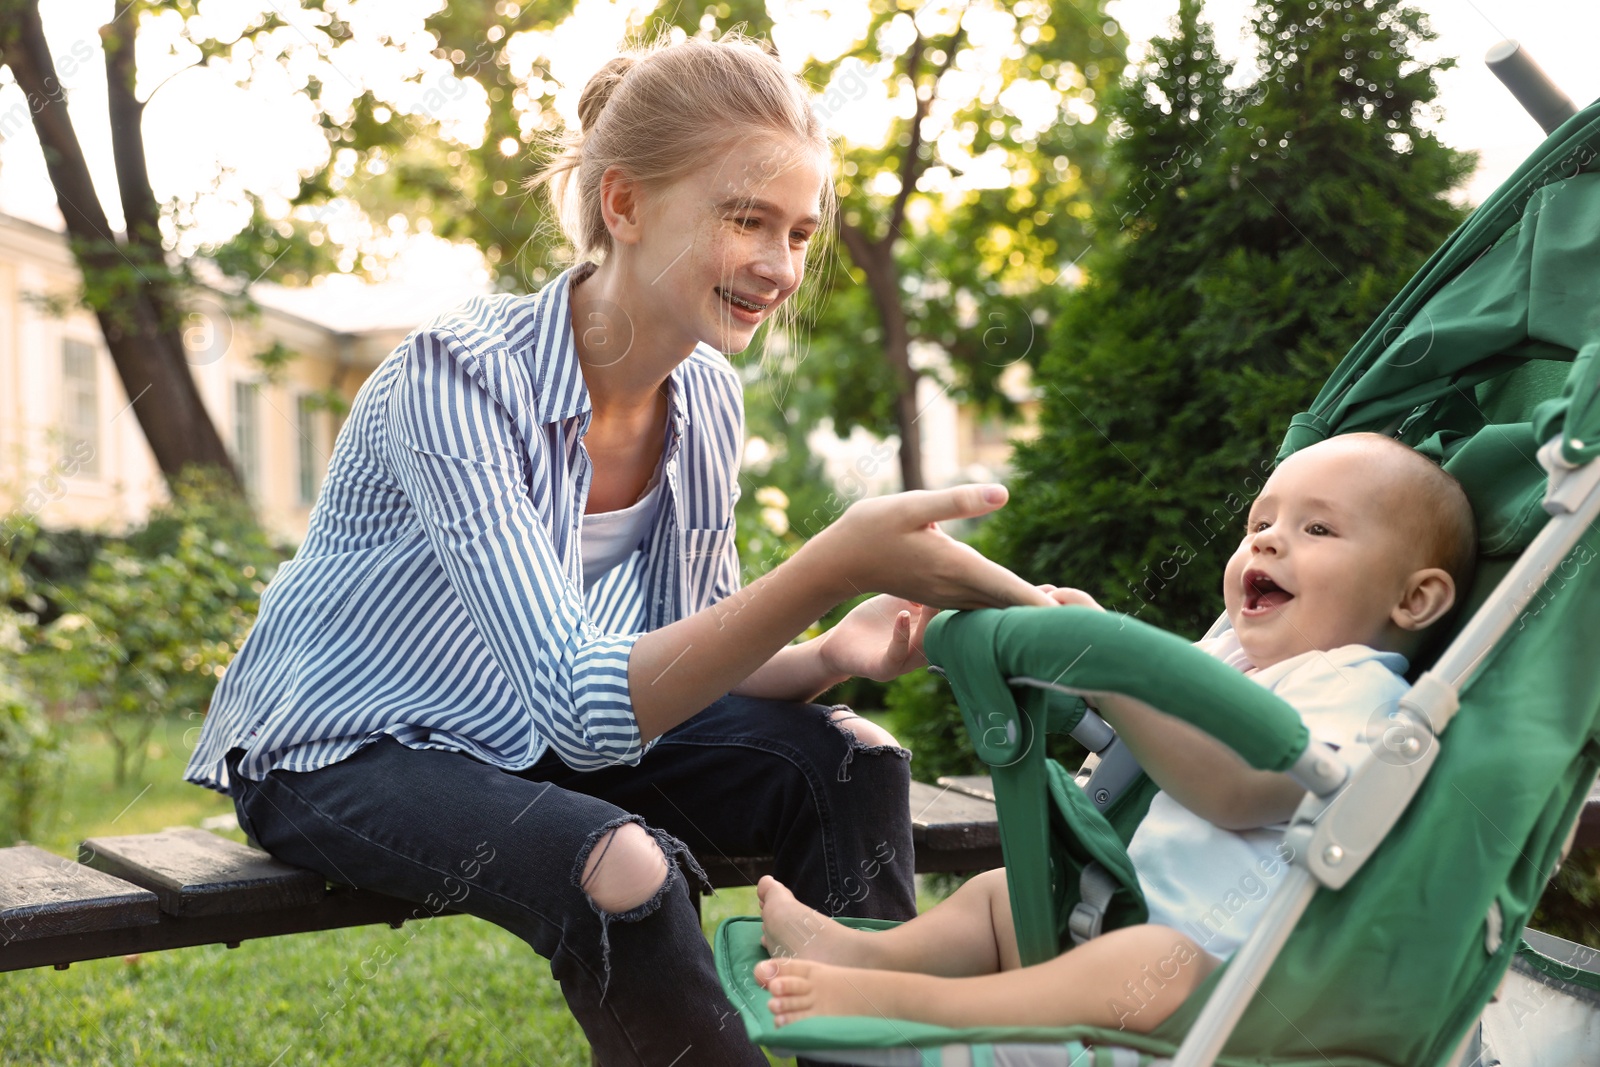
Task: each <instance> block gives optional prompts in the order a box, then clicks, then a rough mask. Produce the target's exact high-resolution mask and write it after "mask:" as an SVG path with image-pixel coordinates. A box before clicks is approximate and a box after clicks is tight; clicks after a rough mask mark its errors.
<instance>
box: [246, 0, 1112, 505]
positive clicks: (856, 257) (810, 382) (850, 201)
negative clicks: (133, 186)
mask: <svg viewBox="0 0 1600 1067" xmlns="http://www.w3.org/2000/svg"><path fill="white" fill-rule="evenodd" d="M571 8H572V5H571V4H570V3H565V2H552V3H531V4H510V5H507V4H504V3H495V2H490V0H465V2H461V3H451V4H449V5H446V6H445V7H444V8H442V9H441V10H440V11H439V12H437V13H435V14H434V15H432V16H430V17H429V18H428V19H427V21H426V27H427V30H428V32H429V33H431V34H433V36H434V37H435V39H436V40H437V42H438V47H437V49H436V50H435V53H436V56H437V57H438V58H439V59H440V60H441V61H443V62H445V63H448V64H449V73H448V74H447V75H435V74H429V75H425V76H422V77H419V84H418V86H417V88H419V89H421V90H422V91H421V92H417V93H413V94H411V100H410V102H409V103H407V104H405V105H404V106H401V104H400V103H399V102H398V101H385V100H381V99H379V98H378V97H377V96H374V95H371V94H368V95H367V96H365V97H363V98H362V99H361V100H360V101H358V103H357V105H356V106H355V107H354V108H352V109H349V110H348V111H346V112H344V113H343V114H341V115H339V116H333V115H331V113H330V115H329V118H328V120H327V121H329V123H330V125H329V131H330V136H333V137H336V138H338V139H339V145H340V148H341V150H345V151H348V152H350V153H352V154H353V157H354V158H353V160H352V161H343V162H339V161H334V160H330V163H329V165H328V168H326V169H325V170H324V171H323V172H322V173H320V174H318V175H314V176H312V177H310V178H308V179H307V180H306V182H305V185H304V187H303V190H302V195H301V197H300V198H299V199H300V201H301V202H303V203H308V204H309V203H314V202H317V201H318V200H319V198H325V197H331V196H346V197H349V198H352V199H354V200H356V201H357V202H359V203H361V204H362V206H363V207H364V208H365V209H366V210H367V211H368V213H369V214H374V215H377V216H378V217H384V216H386V215H387V214H388V213H389V212H391V211H400V212H402V213H404V214H409V215H412V216H416V217H425V218H427V219H428V220H429V225H431V228H432V230H433V232H434V233H436V234H438V235H440V236H443V237H447V238H450V239H461V240H467V241H470V242H472V243H473V244H475V245H477V246H478V247H480V248H482V249H483V250H484V253H485V255H486V256H487V258H488V259H489V261H490V263H491V265H492V266H493V267H494V269H495V271H496V273H497V276H498V282H499V285H500V286H501V287H502V288H505V289H508V290H512V291H528V290H531V289H534V288H537V287H538V286H539V285H541V284H543V283H544V282H545V281H546V280H547V278H548V277H549V276H550V274H551V273H552V270H551V268H552V267H555V268H559V267H560V266H561V265H563V262H564V261H563V259H562V257H561V251H562V249H561V246H562V240H561V237H560V234H559V231H558V229H557V227H556V226H555V225H554V224H553V221H552V220H551V219H550V218H549V217H548V213H547V212H546V210H545V209H544V207H543V205H542V204H539V203H533V204H530V203H528V202H527V200H526V198H525V197H523V196H520V195H518V193H517V190H518V189H519V188H520V185H521V181H522V179H524V178H526V177H527V175H528V174H529V172H530V169H531V168H530V154H531V153H532V152H533V151H534V150H535V149H536V148H538V146H539V145H540V143H541V142H542V141H543V140H545V139H546V138H548V137H549V136H550V135H552V134H554V133H556V132H558V131H559V130H560V128H561V123H562V119H561V114H560V111H559V110H558V109H557V108H556V106H555V104H556V97H557V95H558V94H559V93H561V92H563V91H571V90H572V89H574V88H577V87H581V86H571V85H563V84H560V82H559V80H558V78H557V77H556V75H555V73H554V72H553V70H552V68H553V67H555V66H556V65H557V64H556V60H557V58H558V57H557V56H556V55H555V52H556V51H557V49H556V46H555V45H554V44H553V41H554V40H555V37H554V36H552V35H554V34H556V33H558V32H559V31H561V29H562V27H563V22H564V20H565V19H566V18H567V16H568V15H569V14H570V13H571ZM734 26H740V27H743V28H744V29H745V30H746V32H748V33H750V34H752V35H755V36H759V37H767V36H773V37H775V38H776V40H777V44H778V47H779V48H780V49H783V48H786V47H788V46H787V45H786V43H785V34H784V32H783V29H784V26H783V18H782V16H781V15H779V19H778V23H777V24H776V25H775V24H774V21H773V17H772V16H771V15H770V14H769V10H768V7H767V6H766V5H764V4H758V3H754V2H750V0H741V2H737V3H730V4H721V5H717V6H716V7H714V8H704V9H700V10H697V9H693V8H685V7H683V6H682V5H676V4H674V5H668V4H662V5H661V7H660V8H658V9H657V10H656V11H654V12H652V13H651V14H650V15H648V16H647V17H645V18H644V19H642V20H641V21H639V22H637V23H636V24H635V25H634V27H633V32H634V35H635V36H636V37H638V38H640V39H651V38H653V37H655V36H657V35H661V34H668V35H673V34H684V33H701V32H717V31H718V30H719V29H726V28H729V27H734ZM972 26H976V27H977V30H976V31H973V30H972V29H971V27H972ZM851 32H853V33H856V34H858V36H857V37H856V38H855V39H854V40H852V41H850V42H848V44H847V45H846V46H845V47H842V48H838V49H836V50H834V51H833V52H832V54H830V55H829V56H827V57H826V58H818V57H807V56H801V55H786V57H785V58H786V60H788V61H791V62H795V63H799V62H801V61H805V62H806V76H807V77H808V78H809V79H811V80H812V81H813V83H814V84H816V85H817V86H818V87H819V89H820V90H822V92H823V96H822V100H821V102H820V107H821V109H822V111H823V112H824V114H825V115H826V116H827V117H828V118H830V119H836V118H839V117H840V115H841V114H842V113H843V112H845V111H847V110H848V109H851V108H854V107H855V106H856V105H857V104H858V103H859V102H860V101H861V100H862V99H863V98H865V97H866V96H868V95H869V94H873V93H880V94H884V96H885V100H884V106H885V107H888V108H891V109H898V112H899V113H900V114H899V117H897V118H895V119H893V120H892V121H891V122H890V123H888V125H887V127H886V128H885V130H884V131H882V132H881V134H878V135H875V138H876V140H875V143H871V144H859V143H846V144H845V147H844V152H843V155H844V158H843V160H842V166H843V172H844V181H843V183H842V184H841V186H840V191H841V194H842V200H843V203H842V208H843V210H842V212H841V217H840V227H839V231H838V235H837V236H838V244H839V246H840V247H842V249H843V253H844V254H843V255H842V256H840V257H838V258H839V264H838V265H837V266H835V265H832V264H830V265H829V266H828V267H826V268H824V270H823V273H824V275H826V277H824V279H823V286H822V288H823V289H824V290H825V291H824V293H823V294H822V296H821V299H820V300H819V302H818V303H817V305H816V306H814V307H813V308H812V309H810V311H809V312H808V313H807V314H806V315H805V316H804V317H805V319H806V322H807V325H808V326H809V327H810V329H809V330H808V331H807V335H806V336H809V338H810V339H809V343H808V342H807V341H806V340H805V339H804V336H803V337H802V338H797V339H796V343H795V345H794V346H792V347H790V346H786V345H784V344H782V343H781V342H780V343H777V344H774V345H772V346H771V352H770V354H771V356H772V357H773V358H772V359H771V360H769V363H768V365H767V366H766V367H765V368H764V369H766V370H767V371H769V372H770V373H771V374H773V375H775V376H776V377H777V379H778V380H777V381H776V382H775V383H774V387H773V390H772V394H771V396H772V399H773V401H774V407H775V408H777V409H780V410H779V411H778V412H777V414H776V416H775V418H776V419H777V420H778V421H779V422H782V423H783V424H784V426H785V427H790V428H792V429H793V430H794V432H796V433H797V434H798V435H799V436H800V437H803V436H804V433H805V431H806V430H809V429H810V428H811V427H812V426H814V425H815V424H816V423H817V421H818V420H819V419H821V418H823V417H831V418H832V419H833V421H834V426H835V429H836V430H838V431H839V432H841V433H848V432H849V430H850V429H851V428H852V427H853V426H857V425H861V426H865V427H866V428H868V429H869V430H871V431H873V432H875V433H878V434H880V435H888V434H891V433H896V434H898V435H899V437H900V441H901V467H902V480H903V482H904V484H905V485H907V486H908V487H912V488H916V487H920V486H921V484H922V480H923V479H922V473H921V469H922V468H921V462H920V447H919V441H918V437H919V433H918V424H917V414H918V412H917V407H916V388H917V382H918V380H919V379H920V378H921V377H923V376H924V375H925V374H927V373H929V371H928V369H927V368H923V367H919V366H917V365H916V364H915V363H914V360H913V352H914V347H915V345H916V344H917V342H919V341H920V342H930V343H932V344H933V345H935V346H937V347H938V349H939V350H940V351H942V352H943V353H945V354H946V355H947V356H948V359H949V364H950V366H949V368H948V369H947V370H943V371H939V372H937V373H938V375H939V377H940V378H941V384H942V385H943V386H944V387H945V388H947V389H952V390H955V391H958V392H960V393H961V395H962V396H971V397H973V398H975V399H977V400H979V401H981V402H987V403H990V404H992V405H997V406H1002V407H1003V405H1004V400H1003V398H1002V397H1001V394H1000V393H999V391H998V390H997V389H996V387H995V382H996V379H997V378H998V376H999V374H1000V372H1001V371H1003V370H1004V368H1005V367H1006V366H1007V365H1009V364H1011V363H1014V362H1016V361H1017V360H1018V359H1019V358H1022V356H1023V354H1026V356H1027V357H1028V358H1034V357H1036V356H1037V353H1038V351H1039V349H1040V348H1041V347H1042V346H1040V345H1037V344H1033V343H1032V339H1033V337H1034V335H1035V333H1036V332H1037V331H1038V329H1039V325H1040V321H1039V320H1040V319H1041V318H1042V316H1043V313H1044V311H1046V310H1047V309H1048V307H1049V303H1048V301H1046V300H1042V299H1040V298H1039V297H1038V294H1039V292H1040V291H1041V289H1048V287H1049V286H1050V285H1051V284H1052V283H1053V282H1054V281H1055V280H1056V278H1057V275H1058V274H1059V271H1060V270H1061V268H1062V267H1064V266H1066V264H1067V261H1068V260H1069V258H1070V256H1071V255H1072V254H1075V253H1076V252H1077V251H1079V250H1081V248H1082V247H1084V245H1085V240H1084V238H1083V237H1082V234H1083V232H1084V222H1085V220H1086V219H1087V217H1088V215H1089V207H1088V204H1089V202H1090V199H1091V198H1092V196H1093V195H1094V193H1095V192H1096V191H1097V190H1098V189H1099V188H1100V184H1101V182H1102V181H1103V166H1102V163H1101V153H1100V144H1101V140H1102V138H1103V127H1104V123H1103V122H1100V121H1098V119H1097V113H1096V111H1095V108H1094V101H1095V100H1096V99H1097V98H1098V97H1097V94H1103V93H1104V92H1105V91H1106V89H1107V87H1108V86H1109V85H1110V84H1112V82H1114V80H1115V78H1116V77H1117V75H1118V73H1119V71H1120V69H1121V64H1122V54H1123V47H1124V41H1123V39H1122V37H1121V32H1120V30H1119V29H1117V27H1116V25H1115V23H1113V22H1110V21H1108V20H1107V19H1106V18H1105V16H1104V14H1103V10H1102V0H1071V2H1070V3H1059V4H1054V5H1051V4H1045V3H1039V2H1037V0H1006V2H1002V3H993V4H989V5H986V6H984V7H982V8H977V7H974V6H972V5H966V6H963V7H959V8H957V7H953V6H952V7H949V8H945V7H940V6H937V5H929V6H927V7H924V8H922V9H921V10H919V11H918V12H917V13H916V15H915V17H913V15H912V14H911V13H909V12H906V11H902V10H900V7H899V5H897V4H895V3H891V2H889V0H874V3H872V4H871V5H870V10H869V12H868V13H867V18H866V19H865V20H864V29H861V30H857V29H855V28H854V26H852V31H851ZM841 43H843V42H841ZM795 47H798V46H795ZM566 76H567V77H568V78H569V79H570V78H572V77H574V75H572V74H570V73H569V74H567V75H566ZM469 93H470V94H471V95H472V98H473V99H474V100H478V99H480V95H481V100H482V103H483V104H484V106H485V109H486V115H487V119H486V121H485V124H484V126H483V128H482V131H481V136H480V134H479V131H478V130H477V129H476V128H474V129H473V130H472V131H471V132H470V134H469V133H466V132H463V131H459V130H458V131H455V132H453V133H451V134H448V135H446V134H443V132H442V130H441V127H440V124H439V121H438V119H439V116H440V115H441V114H442V113H443V111H444V110H446V109H445V107H444V105H445V104H446V103H448V102H449V101H450V100H451V99H453V98H456V97H459V96H461V95H462V94H469ZM430 95H431V96H432V97H434V98H435V104H434V105H432V106H430V105H429V104H428V99H429V97H430ZM373 160H377V161H378V164H379V166H378V168H377V169H378V171H379V173H378V174H376V175H373V174H371V173H369V171H370V170H371V168H370V167H369V163H370V162H371V161H373ZM335 167H340V168H342V169H343V171H344V173H345V174H346V175H347V174H351V173H353V174H354V175H355V177H354V178H353V179H351V178H348V177H345V176H343V175H341V174H339V173H335V172H334V168H335ZM980 170H981V171H983V172H984V173H985V174H987V176H988V177H987V179H986V180H985V181H980V180H979V174H978V172H979V171H980ZM979 186H982V187H979ZM258 221H259V225H260V226H262V227H270V226H271V225H272V224H273V220H270V219H264V218H263V219H260V220H258ZM836 251H837V249H836ZM826 258H827V257H826V255H825V256H824V259H826ZM846 261H847V262H846ZM283 262H284V263H285V264H286V265H289V266H290V269H294V268H293V266H292V264H294V263H295V260H294V259H293V258H287V259H285V260H284V261H283ZM261 266H263V267H268V266H270V264H268V263H266V262H263V263H261ZM277 269H278V268H274V270H277ZM869 324H870V325H869ZM864 342H865V343H864Z"/></svg>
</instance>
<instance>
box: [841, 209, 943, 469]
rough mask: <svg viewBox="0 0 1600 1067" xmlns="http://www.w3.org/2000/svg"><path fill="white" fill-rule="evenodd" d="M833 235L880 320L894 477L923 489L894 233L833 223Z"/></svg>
mask: <svg viewBox="0 0 1600 1067" xmlns="http://www.w3.org/2000/svg"><path fill="white" fill-rule="evenodd" d="M839 235H840V237H841V238H843V240H844V244H845V247H846V248H847V249H849V251H850V258H851V259H852V260H853V261H854V262H855V264H856V266H858V267H860V268H861V270H862V272H863V273H864V274H866V276H867V289H868V291H870V292H871V293H872V303H873V306H875V307H876V308H877V309H878V321H879V322H881V323H882V324H883V356H884V358H885V359H886V360H888V361H889V367H890V369H891V370H892V371H893V372H894V377H895V381H896V382H897V383H898V384H899V389H898V390H897V392H896V395H895V400H894V417H895V425H896V427H897V428H898V430H899V432H900V481H901V485H902V486H903V487H904V488H906V489H924V488H926V483H924V481H923V478H922V430H921V428H920V426H919V425H918V420H919V419H920V418H921V414H922V413H921V412H920V411H918V410H917V382H918V381H919V380H920V379H921V378H922V373H921V372H920V371H918V370H917V369H916V368H915V367H913V366H912V365H911V329H910V325H909V324H908V323H907V322H906V311H905V308H904V306H902V305H901V303H900V269H899V267H898V266H896V264H895V261H894V239H895V236H896V235H895V234H894V233H893V232H890V233H889V234H887V235H885V236H884V238H882V239H881V240H878V241H868V240H867V238H866V235H864V234H863V233H862V232H861V231H860V230H859V229H857V228H856V227H854V226H851V225H850V224H849V223H847V222H841V223H840V224H839Z"/></svg>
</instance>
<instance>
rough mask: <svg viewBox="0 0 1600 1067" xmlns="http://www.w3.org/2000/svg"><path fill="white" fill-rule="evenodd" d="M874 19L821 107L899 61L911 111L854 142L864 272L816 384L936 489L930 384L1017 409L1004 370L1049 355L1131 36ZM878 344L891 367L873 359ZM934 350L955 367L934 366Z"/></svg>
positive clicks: (835, 315)
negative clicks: (929, 462) (1003, 384)
mask: <svg viewBox="0 0 1600 1067" xmlns="http://www.w3.org/2000/svg"><path fill="white" fill-rule="evenodd" d="M871 8H872V21H871V24H870V26H869V29H868V32H867V34H866V36H865V38H864V40H863V41H862V42H861V43H860V44H858V45H857V46H856V48H855V49H853V50H852V51H851V52H849V53H847V54H846V55H845V56H844V57H843V58H842V59H841V60H840V61H839V62H838V63H836V64H834V65H833V68H832V70H831V71H829V73H830V75H831V76H832V81H831V84H830V87H829V91H828V94H827V95H825V96H824V97H823V106H824V108H825V109H826V110H832V111H837V110H838V109H840V108H841V107H847V106H849V100H848V89H849V86H850V84H851V79H852V77H853V78H854V79H856V80H859V79H860V77H861V75H860V72H861V71H865V70H868V69H872V70H882V69H883V68H884V67H888V68H889V71H890V73H889V74H888V77H887V83H888V87H889V90H890V92H889V95H890V102H891V104H892V105H894V104H897V105H899V106H898V107H897V108H896V110H897V111H898V112H899V115H898V117H897V118H896V119H895V120H894V121H893V122H892V123H891V124H890V126H889V130H888V136H887V138H886V139H884V140H883V141H882V142H881V143H878V144H850V143H849V142H848V141H847V142H846V150H845V152H844V161H843V170H844V179H843V182H842V183H841V185H840V187H839V188H840V194H841V209H842V210H841V217H840V224H839V238H840V243H841V244H842V246H843V247H844V249H845V251H846V253H847V255H848V259H849V265H848V268H847V269H846V270H843V271H840V272H838V273H837V274H836V275H835V276H834V279H833V281H834V284H833V286H832V292H831V293H830V294H829V297H828V300H827V302H826V303H825V304H824V305H823V310H822V314H821V316H820V319H819V321H818V326H817V334H818V342H817V343H816V344H815V345H813V346H812V348H811V351H810V353H809V356H810V358H812V359H814V360H816V361H817V365H816V366H815V367H814V368H812V369H808V370H806V371H803V372H802V373H804V374H805V375H806V376H807V377H809V378H810V379H811V380H812V381H821V382H824V383H830V384H833V386H834V387H833V388H832V389H830V390H827V391H828V393H830V394H831V395H832V397H833V409H834V410H833V412H832V414H833V416H834V421H835V428H836V429H837V430H838V431H840V432H847V431H848V430H849V429H850V428H851V427H852V426H855V425H862V426H865V427H866V428H867V429H869V430H871V431H873V432H875V433H879V434H882V433H884V432H886V431H892V432H894V433H895V434H896V435H897V436H898V437H899V440H900V468H901V483H902V485H903V486H904V487H905V488H907V489H920V488H923V487H924V485H925V480H924V477H923V470H922V461H921V460H922V447H921V431H920V425H919V416H920V414H921V412H920V409H919V401H918V397H917V391H918V389H917V386H918V382H919V380H920V379H922V378H923V377H924V376H926V375H929V374H932V375H934V376H935V378H936V379H937V380H938V383H939V387H940V388H941V389H944V390H946V391H953V392H955V393H957V394H958V395H960V396H962V397H964V398H968V399H972V400H975V401H977V402H979V403H980V404H984V405H987V406H990V407H997V408H999V409H1001V410H1002V411H1003V412H1006V413H1009V409H1008V405H1007V402H1006V399H1005V397H1004V394H1003V393H1002V392H1000V390H999V389H998V387H997V382H998V378H999V376H1000V373H1001V372H1002V371H1003V370H1004V369H1005V368H1006V367H1008V366H1010V365H1012V364H1014V363H1016V362H1018V361H1019V360H1021V359H1024V358H1029V357H1032V358H1037V353H1038V350H1039V348H1041V347H1042V346H1037V345H1034V344H1033V343H1032V341H1033V338H1034V335H1035V333H1036V332H1037V331H1038V329H1039V327H1040V326H1041V319H1042V314H1038V313H1042V312H1043V311H1044V310H1045V309H1047V308H1048V306H1049V305H1048V298H1047V296H1046V294H1048V293H1049V292H1050V290H1051V287H1052V286H1053V284H1054V283H1055V282H1056V281H1057V279H1058V278H1059V276H1060V274H1061V271H1062V269H1063V268H1065V267H1066V266H1068V265H1069V257H1070V255H1071V254H1072V253H1071V251H1070V250H1076V249H1081V248H1082V247H1083V246H1084V243H1085V237H1084V234H1085V232H1086V231H1085V227H1084V225H1083V223H1084V220H1085V219H1086V218H1087V216H1088V215H1089V204H1090V203H1091V202H1092V200H1093V198H1094V197H1095V196H1096V195H1098V194H1099V193H1100V192H1101V191H1102V190H1103V188H1104V174H1103V164H1102V162H1101V158H1102V142H1103V137H1104V130H1105V124H1104V123H1103V122H1100V121H1098V113H1097V110H1096V109H1095V107H1094V102H1095V101H1096V100H1097V99H1100V98H1101V97H1102V96H1103V95H1104V94H1105V92H1106V91H1107V90H1108V88H1109V87H1110V86H1111V85H1113V84H1114V83H1115V81H1116V79H1117V77H1118V76H1119V75H1120V73H1121V69H1122V64H1123V55H1124V52H1125V48H1126V40H1125V39H1124V38H1123V36H1122V33H1121V30H1120V29H1119V28H1118V27H1117V25H1116V23H1115V22H1112V21H1110V20H1108V19H1107V17H1106V15H1105V13H1104V10H1103V4H1102V2H1101V0H1072V2H1067V3H1057V4H1038V3H1033V2H1030V0H1020V2H1015V3H1004V4H996V5H993V6H989V7H985V8H976V7H972V6H970V5H969V6H963V7H959V8H957V7H953V6H952V7H948V8H945V7H939V6H937V5H930V6H928V7H924V8H922V9H920V10H918V11H917V12H916V13H915V14H914V15H913V14H912V13H910V12H907V11H905V10H902V8H901V6H900V5H898V4H895V3H889V2H880V3H874V4H872V5H871ZM868 64H871V67H870V68H868V66H867V65H868ZM841 74H842V75H844V76H843V77H841ZM874 320H875V325H873V326H871V327H868V328H867V329H865V330H863V329H862V324H863V323H865V322H874ZM864 341H865V342H867V343H869V344H871V345H873V346H874V347H876V348H877V349H878V350H879V353H880V358H879V359H876V360H868V359H863V358H862V349H863V347H864V346H863V342H864ZM919 343H921V344H924V345H928V346H931V348H932V350H934V351H937V352H939V353H941V354H942V355H943V357H944V360H943V365H942V366H939V365H934V366H927V365H923V366H919V365H918V364H917V363H916V362H915V361H914V359H913V350H914V347H915V346H917V345H918V344H919Z"/></svg>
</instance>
